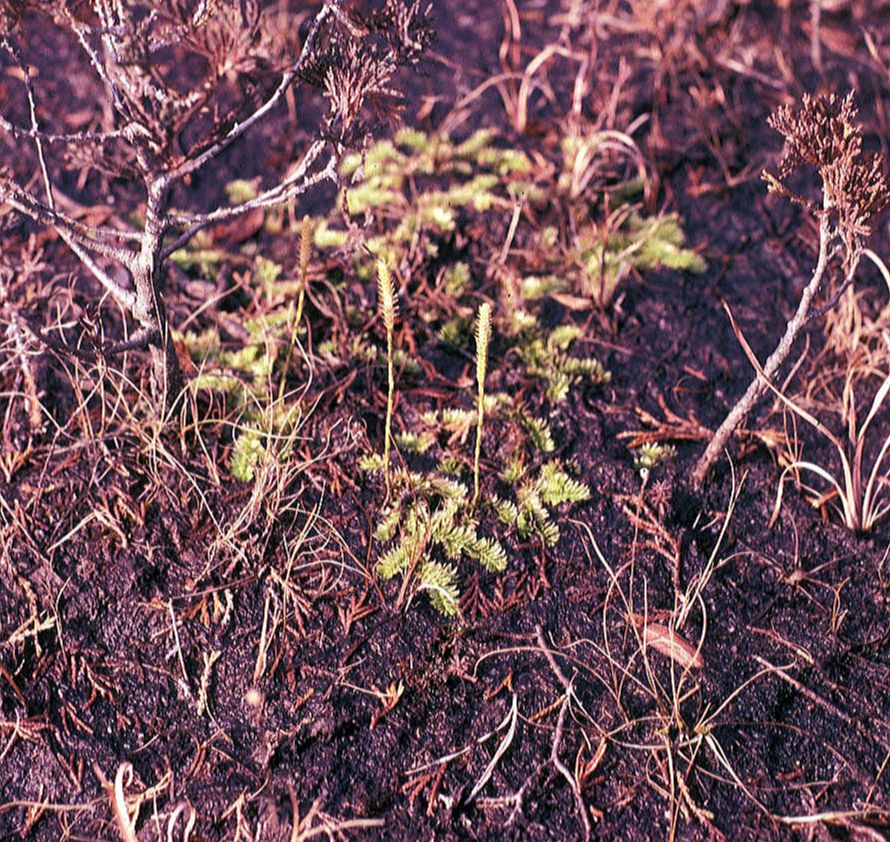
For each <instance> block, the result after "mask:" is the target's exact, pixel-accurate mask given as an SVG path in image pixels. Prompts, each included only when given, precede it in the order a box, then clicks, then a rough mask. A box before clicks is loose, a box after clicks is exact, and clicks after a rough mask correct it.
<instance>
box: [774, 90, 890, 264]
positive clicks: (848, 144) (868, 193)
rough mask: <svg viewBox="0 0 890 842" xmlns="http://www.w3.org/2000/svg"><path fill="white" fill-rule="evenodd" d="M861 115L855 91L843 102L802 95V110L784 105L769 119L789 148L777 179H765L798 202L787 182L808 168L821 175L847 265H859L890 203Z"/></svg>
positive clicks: (880, 164)
mask: <svg viewBox="0 0 890 842" xmlns="http://www.w3.org/2000/svg"><path fill="white" fill-rule="evenodd" d="M857 114H858V109H857V108H856V103H855V100H854V97H853V93H852V92H851V93H849V94H847V96H845V97H843V98H841V97H838V96H837V95H836V94H833V93H832V94H827V95H819V96H815V97H813V96H810V95H809V94H804V96H803V101H802V104H801V106H800V107H799V108H797V109H794V108H792V107H791V106H787V105H786V106H782V107H781V108H779V109H778V110H777V111H776V112H775V114H773V115H772V116H771V117H770V118H769V124H770V125H771V126H772V127H773V128H774V129H776V131H778V132H781V133H782V134H783V135H784V136H785V149H784V153H783V155H782V159H781V161H780V162H779V167H778V176H777V177H774V176H771V175H769V174H765V178H766V179H767V181H769V182H770V186H771V188H772V189H773V190H778V191H781V192H784V193H787V194H788V195H790V196H791V197H792V198H798V197H796V196H794V194H793V193H791V191H790V190H788V188H787V186H786V185H784V184H783V183H782V182H783V180H784V179H786V178H787V177H788V176H789V175H790V174H791V173H792V172H793V171H794V170H796V169H797V168H798V167H800V166H802V165H804V164H808V165H810V166H812V167H815V168H816V169H817V170H818V171H819V175H820V176H821V177H822V183H823V187H824V190H825V208H826V209H827V210H832V211H833V212H835V213H836V214H837V227H838V230H839V232H840V234H841V236H842V237H843V239H844V244H845V246H846V251H847V263H848V264H849V263H850V262H851V261H852V262H855V260H856V258H857V256H858V253H859V250H860V249H861V247H862V240H863V238H864V237H867V236H868V235H869V234H870V233H871V232H870V229H869V227H868V223H869V221H870V220H871V218H872V217H873V216H875V215H876V214H878V213H880V212H881V211H882V210H884V208H886V207H887V205H888V203H890V189H888V184H887V176H886V173H885V171H884V162H883V158H882V156H881V155H879V154H865V153H863V151H862V132H861V130H860V127H859V125H858V124H857V122H856V116H857ZM798 200H799V199H798Z"/></svg>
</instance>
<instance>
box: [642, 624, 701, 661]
mask: <svg viewBox="0 0 890 842" xmlns="http://www.w3.org/2000/svg"><path fill="white" fill-rule="evenodd" d="M633 621H634V623H635V624H636V625H637V627H638V628H639V629H641V630H642V632H643V643H644V644H645V645H646V646H647V647H651V648H652V649H654V650H655V651H656V652H660V653H661V654H662V655H664V656H665V657H667V658H670V659H671V660H672V661H674V662H675V663H677V664H679V665H680V666H681V667H683V669H702V667H704V665H705V661H704V658H702V656H701V652H699V651H698V650H697V649H696V647H695V646H693V645H692V644H691V643H690V642H689V641H688V640H686V638H684V637H683V636H682V635H681V634H680V633H679V632H678V631H675V630H674V629H672V628H670V627H669V626H665V625H663V624H662V623H653V622H648V623H647V622H646V621H645V620H644V618H643V617H640V616H639V615H636V614H635V615H634V617H633Z"/></svg>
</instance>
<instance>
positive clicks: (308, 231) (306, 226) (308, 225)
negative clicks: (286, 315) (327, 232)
mask: <svg viewBox="0 0 890 842" xmlns="http://www.w3.org/2000/svg"><path fill="white" fill-rule="evenodd" d="M313 231H314V226H313V224H312V218H311V217H310V216H309V215H308V214H307V215H306V216H304V217H303V224H302V226H301V227H300V291H299V293H298V295H297V312H296V313H295V314H294V320H293V324H292V325H291V335H290V345H288V346H287V357H286V358H285V360H284V368H283V369H282V372H281V383H280V384H279V386H278V401H279V403H280V402H281V399H282V398H283V397H284V387H285V384H286V383H287V372H288V370H289V369H290V363H291V359H292V358H293V355H294V346H295V345H296V344H297V333H298V332H299V330H300V322H301V321H302V320H303V304H304V301H305V298H306V274H307V273H308V271H309V257H310V255H311V253H312V235H313Z"/></svg>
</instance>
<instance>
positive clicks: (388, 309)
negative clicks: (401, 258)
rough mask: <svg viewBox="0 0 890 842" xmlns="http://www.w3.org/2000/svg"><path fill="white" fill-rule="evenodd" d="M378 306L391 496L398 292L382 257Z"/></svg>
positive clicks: (385, 455)
mask: <svg viewBox="0 0 890 842" xmlns="http://www.w3.org/2000/svg"><path fill="white" fill-rule="evenodd" d="M377 292H378V301H377V307H378V310H379V312H380V317H381V318H382V319H383V326H384V327H385V328H386V376H387V390H386V422H385V425H384V432H383V475H384V477H385V479H386V496H387V498H389V493H390V478H389V457H390V451H391V442H392V412H393V394H394V393H395V389H396V378H395V369H394V366H393V358H392V357H393V338H392V337H393V330H394V328H395V319H396V294H395V290H394V289H393V284H392V276H391V275H390V272H389V266H387V265H386V261H385V260H383V258H380V259H379V260H378V261H377Z"/></svg>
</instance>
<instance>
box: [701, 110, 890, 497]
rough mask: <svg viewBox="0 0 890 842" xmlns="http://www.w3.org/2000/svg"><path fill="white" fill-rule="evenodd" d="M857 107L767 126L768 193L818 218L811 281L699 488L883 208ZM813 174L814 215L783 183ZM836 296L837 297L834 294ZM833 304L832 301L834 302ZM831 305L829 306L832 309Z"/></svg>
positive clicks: (851, 271)
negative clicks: (836, 265)
mask: <svg viewBox="0 0 890 842" xmlns="http://www.w3.org/2000/svg"><path fill="white" fill-rule="evenodd" d="M855 117H856V106H855V104H854V102H853V96H852V94H850V95H848V96H847V97H845V98H844V99H839V98H838V97H837V96H836V95H834V94H831V95H828V96H818V97H810V96H809V95H804V97H803V103H802V105H801V107H800V108H799V109H798V110H796V111H795V110H792V109H791V108H789V107H783V108H780V109H779V110H778V111H776V113H775V114H774V115H773V116H772V117H771V118H770V121H769V122H770V125H772V126H773V128H775V129H776V130H777V131H779V132H781V133H782V134H783V135H784V137H785V150H784V153H783V156H782V160H781V161H780V163H779V168H778V176H773V175H771V174H769V173H764V176H763V177H764V179H765V180H766V181H767V183H768V184H769V188H770V190H771V191H772V192H775V193H779V194H780V195H783V196H785V197H786V198H789V199H790V200H792V201H794V202H796V203H798V204H802V205H804V206H805V207H807V208H809V209H810V210H812V211H813V212H815V213H816V214H817V216H818V218H819V254H818V258H817V260H816V266H815V268H814V270H813V274H812V277H811V278H810V281H809V283H808V284H807V286H806V288H805V289H804V292H803V295H802V296H801V299H800V302H799V304H798V306H797V310H796V312H795V314H794V316H793V317H792V318H791V320H790V321H789V322H788V324H787V325H786V328H785V333H784V335H783V336H782V339H781V341H780V342H779V344H778V345H777V346H776V349H775V350H774V351H773V353H772V354H771V355H770V357H769V358H768V359H767V361H766V363H765V364H764V365H763V370H762V373H758V374H757V376H756V377H755V378H754V380H753V381H752V382H751V385H750V386H749V387H748V389H747V391H746V392H745V394H744V395H743V396H742V397H741V398H740V399H739V401H738V402H737V403H736V405H735V406H734V407H733V408H732V410H731V411H730V413H729V414H728V415H727V417H726V419H725V420H724V421H723V423H722V424H721V425H720V427H719V428H718V429H717V432H716V433H715V434H714V437H713V438H712V439H711V441H710V443H709V444H708V446H707V448H706V449H705V452H704V454H702V456H701V458H700V459H699V460H698V462H697V463H696V465H695V468H694V470H693V472H692V479H693V482H694V483H695V484H696V485H699V486H700V485H702V484H703V483H704V481H705V479H706V478H707V475H708V473H709V471H710V470H711V467H712V466H713V464H714V462H715V461H716V460H717V458H718V457H719V456H720V454H721V453H722V452H723V450H724V449H725V447H726V445H727V443H728V442H729V439H730V437H731V436H732V434H733V433H734V432H735V430H736V429H737V428H738V426H739V425H740V424H741V423H742V422H743V421H744V420H745V418H746V417H747V416H748V414H749V413H750V412H751V410H752V409H753V408H754V405H755V404H756V403H757V401H758V400H759V399H760V398H761V397H762V395H763V394H764V393H765V392H766V390H767V389H768V388H769V386H768V381H770V380H772V378H773V377H774V376H775V375H776V374H777V373H778V371H779V369H780V368H781V366H782V364H783V363H784V362H785V359H786V358H787V357H788V354H789V353H790V352H791V348H792V346H793V345H794V341H795V339H796V338H797V336H798V334H799V333H800V331H801V329H802V328H803V327H804V325H805V324H806V323H807V321H808V320H809V318H810V316H811V313H812V306H813V301H814V299H815V297H816V295H817V293H818V292H819V290H820V289H821V288H823V286H824V285H825V281H826V278H827V276H828V271H829V265H830V262H831V260H832V258H833V257H834V256H835V255H838V256H839V257H841V259H842V263H843V272H844V280H843V284H842V285H841V288H840V292H842V291H843V290H844V289H845V288H846V287H848V286H849V285H850V284H852V282H853V278H854V275H855V272H856V268H857V266H858V263H859V259H860V257H861V255H862V253H863V248H864V246H863V243H864V238H865V237H866V236H867V235H868V234H869V233H870V230H869V228H868V223H869V220H870V219H871V218H872V216H874V215H875V214H876V213H878V212H879V211H881V210H882V209H883V208H884V207H886V205H887V203H888V201H890V190H888V185H887V180H886V177H885V175H884V170H883V159H882V158H881V156H880V155H874V156H867V155H864V154H863V153H862V135H861V132H860V130H859V127H858V126H857V125H856V123H855V122H854V121H855ZM802 164H807V165H809V166H811V167H814V168H815V169H816V170H817V172H818V174H819V177H820V179H821V183H822V205H821V209H820V210H816V209H815V208H813V206H812V204H811V203H810V202H808V201H807V200H805V199H803V198H801V197H800V196H797V195H796V194H794V193H793V192H792V191H791V190H789V189H788V187H786V186H785V184H784V183H783V179H785V178H786V177H787V176H788V175H790V174H791V172H793V171H794V170H795V169H796V168H797V167H799V166H801V165H802ZM838 294H839V293H838ZM835 298H837V296H835ZM834 303H835V302H834V301H831V302H830V304H829V306H832V305H833V304H834Z"/></svg>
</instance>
